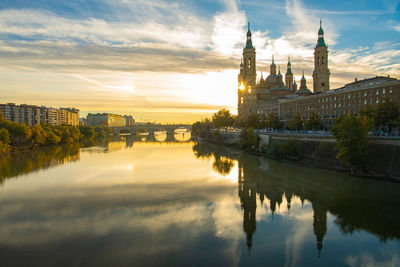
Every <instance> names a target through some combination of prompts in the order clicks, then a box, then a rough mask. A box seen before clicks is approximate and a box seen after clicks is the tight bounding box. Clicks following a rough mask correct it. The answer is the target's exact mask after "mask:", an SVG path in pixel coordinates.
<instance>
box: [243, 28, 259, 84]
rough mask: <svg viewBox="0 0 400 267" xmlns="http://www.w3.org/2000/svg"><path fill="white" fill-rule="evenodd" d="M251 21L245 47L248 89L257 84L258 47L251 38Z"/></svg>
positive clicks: (245, 74)
mask: <svg viewBox="0 0 400 267" xmlns="http://www.w3.org/2000/svg"><path fill="white" fill-rule="evenodd" d="M251 35H252V34H251V31H250V23H249V24H248V30H247V40H246V46H245V47H244V48H243V61H244V72H243V79H244V83H245V84H244V86H245V88H246V89H250V90H251V89H252V88H255V86H256V77H257V73H256V49H255V48H254V46H253V41H252V39H251Z"/></svg>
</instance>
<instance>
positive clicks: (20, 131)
mask: <svg viewBox="0 0 400 267" xmlns="http://www.w3.org/2000/svg"><path fill="white" fill-rule="evenodd" d="M0 128H5V129H7V131H8V132H9V133H10V139H11V145H26V144H28V140H29V138H30V137H31V128H30V127H29V126H27V125H25V124H20V123H16V122H13V121H8V120H1V121H0Z"/></svg>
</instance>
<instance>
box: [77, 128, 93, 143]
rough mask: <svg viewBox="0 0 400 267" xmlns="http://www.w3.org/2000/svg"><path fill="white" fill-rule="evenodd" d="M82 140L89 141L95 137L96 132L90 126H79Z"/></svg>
mask: <svg viewBox="0 0 400 267" xmlns="http://www.w3.org/2000/svg"><path fill="white" fill-rule="evenodd" d="M79 131H80V133H81V139H82V140H90V139H93V138H95V137H96V132H95V131H94V129H93V127H90V126H79Z"/></svg>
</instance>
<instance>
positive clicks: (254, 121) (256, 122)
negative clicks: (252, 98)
mask: <svg viewBox="0 0 400 267" xmlns="http://www.w3.org/2000/svg"><path fill="white" fill-rule="evenodd" d="M245 126H246V127H247V128H249V127H252V128H254V129H257V128H262V125H261V123H260V117H259V116H258V114H257V113H250V114H249V116H247V119H246V122H245Z"/></svg>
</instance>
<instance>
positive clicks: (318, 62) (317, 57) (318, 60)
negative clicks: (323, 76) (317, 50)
mask: <svg viewBox="0 0 400 267" xmlns="http://www.w3.org/2000/svg"><path fill="white" fill-rule="evenodd" d="M317 65H319V57H317Z"/></svg>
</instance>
